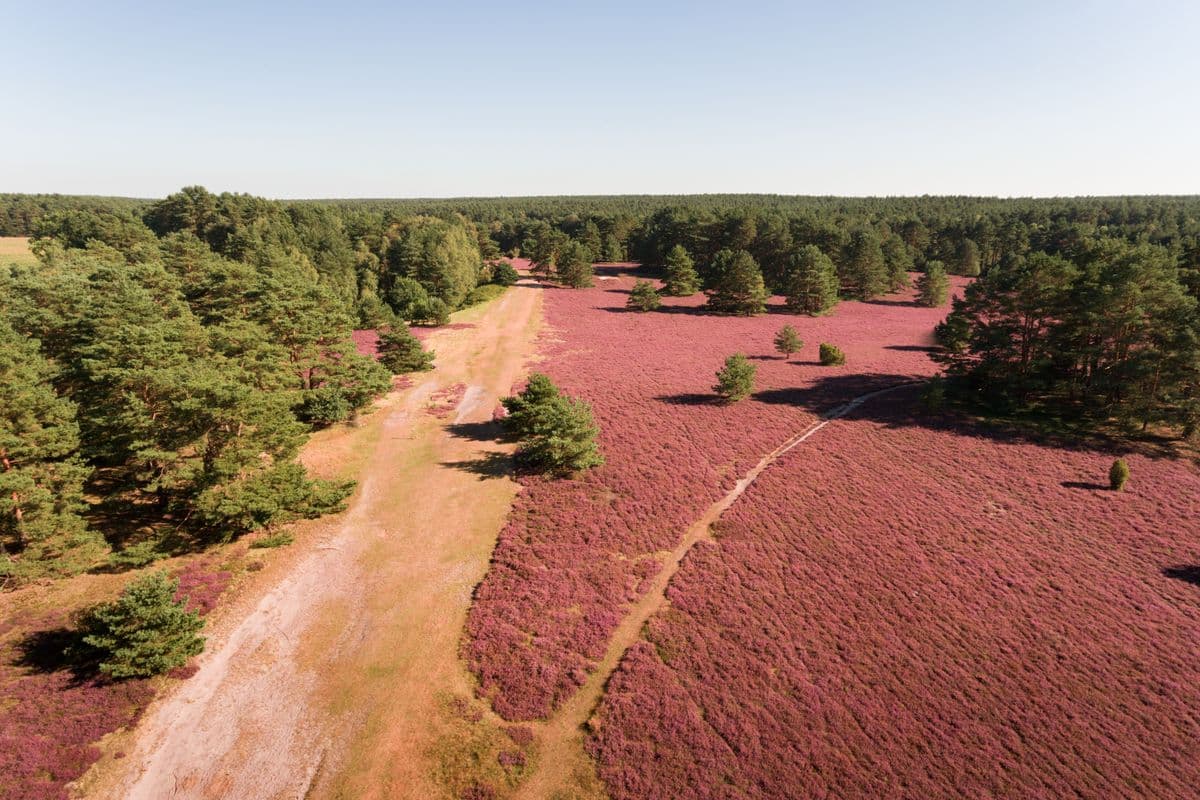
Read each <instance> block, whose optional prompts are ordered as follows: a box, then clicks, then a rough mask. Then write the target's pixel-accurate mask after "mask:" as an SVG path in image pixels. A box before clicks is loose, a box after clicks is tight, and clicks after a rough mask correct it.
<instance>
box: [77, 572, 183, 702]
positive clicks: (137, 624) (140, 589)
mask: <svg viewBox="0 0 1200 800" xmlns="http://www.w3.org/2000/svg"><path fill="white" fill-rule="evenodd" d="M178 589H179V581H177V580H173V579H171V578H169V577H167V575H166V573H163V572H152V573H149V574H148V575H143V576H142V577H140V578H138V579H137V580H135V581H134V582H133V583H131V584H130V585H129V586H127V587H126V588H125V591H124V592H122V593H121V596H120V597H119V598H118V599H117V600H115V601H114V602H111V603H103V604H101V605H98V606H96V607H94V608H92V609H90V610H89V611H87V612H86V613H85V614H84V616H83V619H82V620H81V626H80V628H81V633H82V634H83V635H82V637H81V639H80V643H79V644H77V645H74V646H73V650H74V652H73V655H74V656H76V657H78V658H80V659H81V660H84V661H86V662H94V663H97V664H98V669H99V671H100V672H101V673H103V674H105V675H108V676H109V677H112V678H118V679H121V678H142V677H150V676H151V675H160V674H162V673H164V672H166V671H167V670H170V669H173V668H175V667H179V666H183V664H184V663H185V662H187V660H188V659H189V658H191V657H192V656H194V655H197V654H198V653H200V652H201V651H202V650H204V639H203V638H201V637H200V636H197V635H196V634H197V633H198V632H199V631H200V629H201V628H203V627H204V620H202V619H201V618H200V615H199V614H198V613H197V612H195V611H188V610H187V607H186V602H185V601H184V600H179V599H176V593H177V591H178Z"/></svg>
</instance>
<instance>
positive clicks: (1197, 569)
mask: <svg viewBox="0 0 1200 800" xmlns="http://www.w3.org/2000/svg"><path fill="white" fill-rule="evenodd" d="M1162 574H1163V575H1164V576H1166V577H1168V578H1174V579H1175V580H1177V581H1183V582H1184V583H1190V584H1192V585H1193V586H1200V564H1175V565H1174V566H1170V567H1163V569H1162Z"/></svg>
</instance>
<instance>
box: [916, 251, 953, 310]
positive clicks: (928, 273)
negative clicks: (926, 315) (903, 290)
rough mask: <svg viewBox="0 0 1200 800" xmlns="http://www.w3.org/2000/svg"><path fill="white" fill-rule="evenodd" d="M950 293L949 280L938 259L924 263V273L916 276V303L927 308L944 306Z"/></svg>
mask: <svg viewBox="0 0 1200 800" xmlns="http://www.w3.org/2000/svg"><path fill="white" fill-rule="evenodd" d="M949 294H950V281H949V280H948V279H947V278H946V268H945V267H944V266H943V265H942V262H940V261H930V262H928V263H927V264H926V265H925V273H924V274H923V275H921V277H919V278H917V303H918V305H922V306H926V307H927V308H937V307H938V306H944V305H945V304H946V300H947V298H948V297H949Z"/></svg>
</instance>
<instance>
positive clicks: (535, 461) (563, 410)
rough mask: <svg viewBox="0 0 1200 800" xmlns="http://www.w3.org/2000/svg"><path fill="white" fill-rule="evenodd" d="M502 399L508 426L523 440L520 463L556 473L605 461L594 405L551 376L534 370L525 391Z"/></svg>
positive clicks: (589, 466)
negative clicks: (563, 390)
mask: <svg viewBox="0 0 1200 800" xmlns="http://www.w3.org/2000/svg"><path fill="white" fill-rule="evenodd" d="M500 402H501V403H502V404H503V405H504V407H505V409H507V410H508V417H507V418H505V421H504V422H505V427H507V428H508V430H509V431H510V432H511V433H512V434H513V435H514V436H516V437H518V438H519V439H520V446H519V447H518V450H517V460H518V462H519V463H521V464H523V465H525V466H527V467H530V468H532V469H536V470H540V471H543V472H547V473H550V474H556V475H564V474H568V473H571V472H576V471H578V470H582V469H589V468H591V467H596V466H600V465H601V464H603V463H604V458H603V456H601V455H600V448H599V445H598V444H597V442H596V436H597V435H598V433H599V430H598V429H597V427H596V423H595V420H594V418H593V417H592V409H591V406H589V405H588V404H587V403H586V402H584V401H583V400H578V399H575V398H571V397H567V396H566V395H564V394H562V393H561V392H560V391H559V390H558V387H557V386H555V385H554V383H553V381H551V380H550V378H548V377H547V376H545V375H543V374H541V373H536V372H535V373H533V374H532V375H530V376H529V382H528V384H527V385H526V387H525V389H524V391H522V392H521V393H520V394H518V395H515V396H512V397H505V398H503V399H502V400H501V401H500Z"/></svg>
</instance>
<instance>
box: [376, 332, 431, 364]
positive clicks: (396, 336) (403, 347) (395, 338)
mask: <svg viewBox="0 0 1200 800" xmlns="http://www.w3.org/2000/svg"><path fill="white" fill-rule="evenodd" d="M377 352H378V353H379V363H380V364H383V365H384V366H385V367H387V368H388V370H389V371H390V372H391V373H392V374H393V375H403V374H405V373H407V372H424V371H425V370H430V369H433V357H434V354H433V352H431V351H428V350H426V349H425V347H424V346H423V345H422V344H421V340H420V339H418V338H417V337H415V336H413V335H412V334H411V333H409V331H408V329H407V328H405V327H404V326H398V327H395V328H388V329H387V330H383V331H380V332H379V344H378V346H377Z"/></svg>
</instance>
